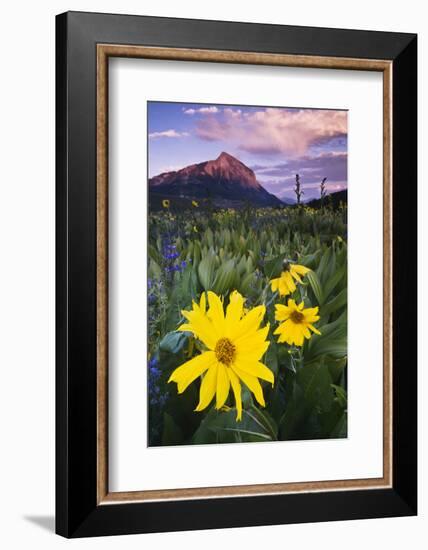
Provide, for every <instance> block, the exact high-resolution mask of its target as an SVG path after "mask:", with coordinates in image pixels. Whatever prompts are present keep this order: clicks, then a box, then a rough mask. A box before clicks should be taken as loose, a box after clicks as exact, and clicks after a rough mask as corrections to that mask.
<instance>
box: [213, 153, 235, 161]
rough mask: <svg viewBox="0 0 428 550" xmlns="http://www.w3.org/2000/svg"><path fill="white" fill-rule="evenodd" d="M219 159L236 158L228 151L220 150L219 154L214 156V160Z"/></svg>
mask: <svg viewBox="0 0 428 550" xmlns="http://www.w3.org/2000/svg"><path fill="white" fill-rule="evenodd" d="M221 159H225V160H238V159H237V158H235V157H234V156H232V155H230V154H229V153H226V151H222V152H221V153H220V154H219V156H218V157H217V158H216V160H221Z"/></svg>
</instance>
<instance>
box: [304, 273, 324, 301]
mask: <svg viewBox="0 0 428 550" xmlns="http://www.w3.org/2000/svg"><path fill="white" fill-rule="evenodd" d="M306 278H307V280H308V281H309V284H310V285H311V288H312V290H313V292H314V294H315V298H316V299H317V301H318V304H319V305H322V304H323V303H324V295H323V291H322V288H321V282H320V280H319V278H318V275H317V274H316V272H315V271H308V273H306Z"/></svg>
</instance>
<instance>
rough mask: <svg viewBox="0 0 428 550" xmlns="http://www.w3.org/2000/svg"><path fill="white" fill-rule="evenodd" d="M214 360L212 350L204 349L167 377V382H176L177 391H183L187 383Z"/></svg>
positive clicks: (194, 378) (201, 372)
mask: <svg viewBox="0 0 428 550" xmlns="http://www.w3.org/2000/svg"><path fill="white" fill-rule="evenodd" d="M215 362H216V357H215V354H214V352H213V351H206V352H204V353H201V355H197V356H196V357H193V359H190V361H187V362H186V363H184V364H183V365H181V366H180V367H178V368H176V369H175V371H174V372H173V373H172V374H171V376H170V377H169V380H168V382H176V383H177V391H178V393H183V392H184V390H185V389H186V388H187V386H188V385H189V384H191V383H192V382H193V381H194V380H196V378H198V377H199V376H201V374H203V373H204V372H205V371H206V370H207V369H208V368H209V367H210V366H211V365H212V364H213V363H215Z"/></svg>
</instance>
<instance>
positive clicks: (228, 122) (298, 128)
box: [196, 108, 348, 156]
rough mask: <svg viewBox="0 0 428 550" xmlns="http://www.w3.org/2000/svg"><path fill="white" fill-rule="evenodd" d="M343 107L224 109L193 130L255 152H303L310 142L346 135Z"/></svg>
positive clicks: (208, 138) (215, 139)
mask: <svg viewBox="0 0 428 550" xmlns="http://www.w3.org/2000/svg"><path fill="white" fill-rule="evenodd" d="M347 131H348V128H347V113H346V111H328V110H315V109H301V110H297V109H296V110H287V109H276V108H267V109H264V110H260V111H255V112H244V113H243V112H242V111H240V110H239V109H232V108H227V109H224V110H223V112H222V114H221V116H212V117H207V118H204V119H203V120H200V121H198V123H197V126H196V134H197V135H198V136H199V137H200V138H201V139H204V140H208V141H217V140H218V141H220V140H221V141H227V142H229V143H230V144H231V145H235V146H237V147H239V148H240V149H242V150H244V151H248V152H250V153H256V154H273V153H286V154H288V155H295V156H300V155H304V154H305V153H306V152H307V151H308V148H309V147H310V145H312V144H313V143H316V142H318V141H321V140H324V139H330V138H334V137H339V136H343V135H346V134H347Z"/></svg>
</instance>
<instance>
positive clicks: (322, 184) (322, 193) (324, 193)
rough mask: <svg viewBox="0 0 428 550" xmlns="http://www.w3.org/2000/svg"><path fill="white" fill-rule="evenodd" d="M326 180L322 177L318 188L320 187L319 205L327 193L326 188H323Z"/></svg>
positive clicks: (322, 202)
mask: <svg viewBox="0 0 428 550" xmlns="http://www.w3.org/2000/svg"><path fill="white" fill-rule="evenodd" d="M326 181H327V178H323V179H322V181H321V185H320V189H321V206H323V204H324V199H325V196H326V195H327V190H326V188H325V182H326Z"/></svg>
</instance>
